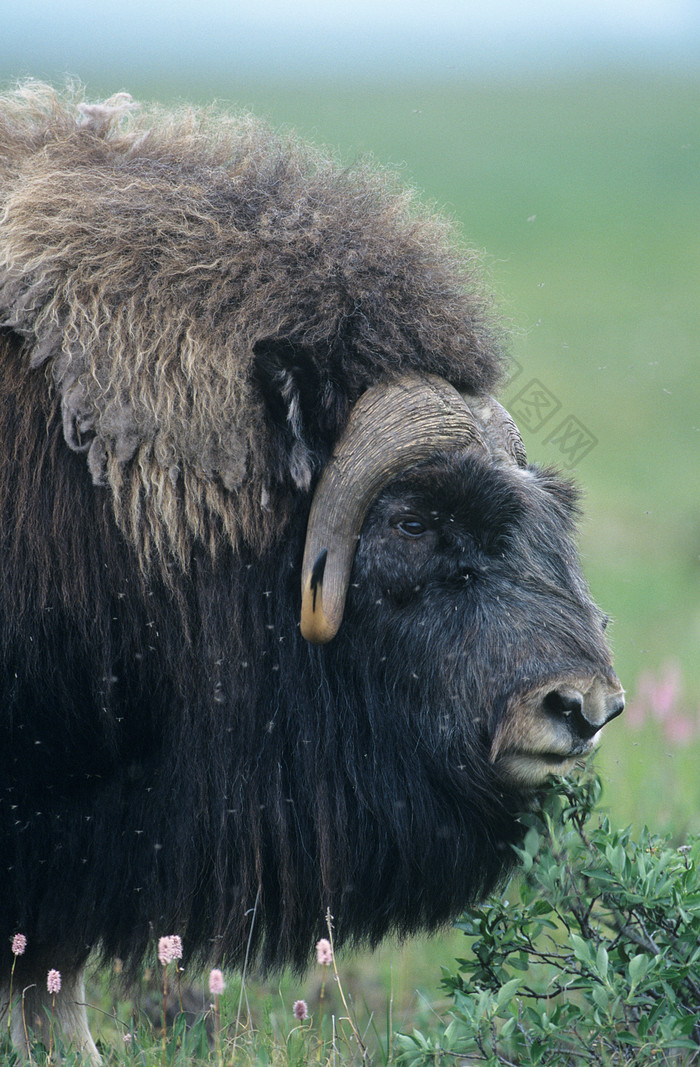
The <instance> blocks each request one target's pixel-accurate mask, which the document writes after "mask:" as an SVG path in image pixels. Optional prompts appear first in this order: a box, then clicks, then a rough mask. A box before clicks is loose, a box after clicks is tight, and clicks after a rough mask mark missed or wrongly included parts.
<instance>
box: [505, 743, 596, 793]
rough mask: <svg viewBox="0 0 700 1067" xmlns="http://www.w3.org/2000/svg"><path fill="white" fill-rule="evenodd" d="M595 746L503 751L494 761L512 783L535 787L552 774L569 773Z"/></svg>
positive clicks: (506, 779)
mask: <svg viewBox="0 0 700 1067" xmlns="http://www.w3.org/2000/svg"><path fill="white" fill-rule="evenodd" d="M594 748H595V745H594V744H590V743H589V744H586V745H576V746H575V747H574V748H573V749H571V750H570V751H568V752H566V753H561V752H553V751H552V752H547V751H543V752H528V751H525V750H514V751H510V752H504V753H502V754H501V755H500V756H499V757H498V758H497V759H496V760H495V761H494V766H495V769H496V770H497V771H498V773H499V774H500V776H501V777H502V778H503V779H504V780H505V781H507V782H509V783H510V784H511V785H515V786H520V787H522V786H526V787H529V788H533V787H536V786H538V785H542V784H543V782H545V781H546V780H547V778H549V777H551V776H552V775H554V776H556V777H561V776H563V775H565V774H568V773H569V771H570V770H571V769H572V768H573V767H574V766H575V764H576V761H577V760H580V759H583V758H585V757H586V756H587V755H589V753H590V752H592V751H593V749H594Z"/></svg>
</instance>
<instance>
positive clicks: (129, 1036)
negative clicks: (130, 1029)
mask: <svg viewBox="0 0 700 1067" xmlns="http://www.w3.org/2000/svg"><path fill="white" fill-rule="evenodd" d="M132 1041H133V1035H132V1034H124V1044H125V1045H130V1044H131V1042H132Z"/></svg>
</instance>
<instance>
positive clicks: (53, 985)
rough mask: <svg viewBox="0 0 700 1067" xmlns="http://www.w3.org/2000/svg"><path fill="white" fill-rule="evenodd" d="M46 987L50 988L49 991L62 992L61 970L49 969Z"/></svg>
mask: <svg viewBox="0 0 700 1067" xmlns="http://www.w3.org/2000/svg"><path fill="white" fill-rule="evenodd" d="M46 988H47V989H48V991H49V993H54V994H55V993H60V992H61V972H60V971H49V973H48V975H47V976H46Z"/></svg>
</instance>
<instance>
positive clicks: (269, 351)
mask: <svg viewBox="0 0 700 1067" xmlns="http://www.w3.org/2000/svg"><path fill="white" fill-rule="evenodd" d="M253 380H254V381H255V383H256V385H257V387H258V389H259V391H260V394H261V398H262V401H263V405H264V408H265V413H266V416H267V420H268V425H269V427H270V430H271V432H272V437H273V439H276V442H277V448H278V456H279V459H280V461H281V465H282V467H283V468H284V467H286V468H287V469H288V471H289V475H290V477H291V479H292V481H293V482H294V483H295V485H297V486H298V487H299V488H300V489H304V490H307V489H308V488H309V487H310V484H311V479H312V477H313V474H314V473H315V471H316V470H317V469H318V468H319V467H320V466H321V465H322V464H323V462H324V461H325V459H326V457H327V455H328V452H329V451H330V448H331V446H332V444H333V441H334V439H335V437H336V435H337V429H338V419H339V414H340V412H339V410H338V409H339V407H341V406H342V405H340V404H339V400H338V393H337V391H336V390H335V388H334V387H333V384H332V382H331V379H330V376H329V374H328V367H327V366H326V365H324V363H323V362H322V361H321V360H319V359H318V358H317V356H316V354H315V353H314V351H313V350H312V349H311V348H308V347H306V346H304V345H298V344H295V343H293V342H292V341H289V340H286V339H280V338H269V339H265V340H262V341H258V342H257V343H256V345H255V348H254V361H253ZM278 469H279V467H278Z"/></svg>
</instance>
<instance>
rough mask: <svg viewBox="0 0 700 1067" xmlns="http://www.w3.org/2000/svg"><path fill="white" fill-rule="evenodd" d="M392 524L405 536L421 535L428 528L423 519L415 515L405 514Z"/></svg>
mask: <svg viewBox="0 0 700 1067" xmlns="http://www.w3.org/2000/svg"><path fill="white" fill-rule="evenodd" d="M393 525H394V526H395V527H396V529H397V530H399V531H400V532H401V533H402V534H404V535H405V536H406V537H421V536H422V535H423V534H424V533H425V532H426V530H427V529H428V527H427V526H426V525H425V523H424V522H423V520H422V519H419V518H417V517H416V516H415V515H405V516H404V517H403V518H402V519H398V520H397V521H396V522H394V523H393Z"/></svg>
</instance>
